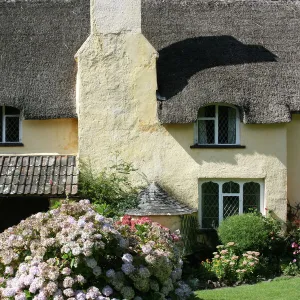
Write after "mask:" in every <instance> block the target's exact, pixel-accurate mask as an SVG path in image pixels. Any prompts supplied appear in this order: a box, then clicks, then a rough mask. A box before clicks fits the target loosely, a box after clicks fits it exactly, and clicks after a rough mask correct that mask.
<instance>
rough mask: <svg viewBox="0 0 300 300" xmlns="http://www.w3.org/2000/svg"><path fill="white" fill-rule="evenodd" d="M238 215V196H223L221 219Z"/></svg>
mask: <svg viewBox="0 0 300 300" xmlns="http://www.w3.org/2000/svg"><path fill="white" fill-rule="evenodd" d="M238 213H239V196H223V219H226V218H227V217H230V216H233V215H237V214H238Z"/></svg>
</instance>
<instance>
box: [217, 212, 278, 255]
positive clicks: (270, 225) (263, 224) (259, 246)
mask: <svg viewBox="0 0 300 300" xmlns="http://www.w3.org/2000/svg"><path fill="white" fill-rule="evenodd" d="M279 231H280V224H279V223H278V222H277V221H275V220H273V219H271V218H265V217H263V216H261V215H259V214H257V213H255V212H253V213H247V214H243V215H234V216H231V217H228V218H227V219H226V220H224V221H223V222H222V223H221V224H220V226H219V229H218V234H219V237H220V239H221V241H222V243H223V244H227V243H229V242H231V241H234V242H235V243H236V247H237V251H238V252H239V253H242V252H245V251H247V250H254V251H259V252H263V253H266V252H268V251H269V250H270V251H271V252H272V251H273V249H275V246H277V243H279V241H281V240H282V238H281V237H280V235H279Z"/></svg>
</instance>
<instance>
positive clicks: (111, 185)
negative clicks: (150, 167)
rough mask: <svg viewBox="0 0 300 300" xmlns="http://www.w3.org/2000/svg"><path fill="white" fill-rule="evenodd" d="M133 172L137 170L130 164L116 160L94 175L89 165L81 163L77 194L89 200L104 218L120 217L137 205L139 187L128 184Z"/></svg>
mask: <svg viewBox="0 0 300 300" xmlns="http://www.w3.org/2000/svg"><path fill="white" fill-rule="evenodd" d="M135 172H137V169H135V168H133V166H132V164H130V163H126V162H124V161H119V160H118V159H116V163H115V164H114V165H112V166H111V167H109V168H105V169H103V170H102V171H101V172H100V173H96V172H95V171H94V170H93V168H92V166H91V164H90V163H85V162H81V172H80V180H79V194H80V196H81V197H82V198H87V199H89V200H90V201H91V202H92V203H93V204H94V207H95V210H96V211H97V212H98V213H100V214H102V215H104V216H106V217H117V216H121V215H123V214H124V213H125V212H126V210H127V209H130V208H134V207H137V205H138V200H137V195H138V192H139V190H140V187H135V186H133V185H132V183H131V182H130V176H131V175H132V174H133V173H135Z"/></svg>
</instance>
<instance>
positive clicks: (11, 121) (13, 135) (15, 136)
mask: <svg viewBox="0 0 300 300" xmlns="http://www.w3.org/2000/svg"><path fill="white" fill-rule="evenodd" d="M5 124H6V128H5V139H6V142H19V130H20V126H19V117H8V116H6V120H5Z"/></svg>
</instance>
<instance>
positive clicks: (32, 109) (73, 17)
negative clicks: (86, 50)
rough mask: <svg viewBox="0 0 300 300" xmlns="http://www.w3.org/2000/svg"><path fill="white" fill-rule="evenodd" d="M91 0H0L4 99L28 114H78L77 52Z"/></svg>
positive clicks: (0, 79) (86, 30)
mask: <svg viewBox="0 0 300 300" xmlns="http://www.w3.org/2000/svg"><path fill="white" fill-rule="evenodd" d="M89 19H90V17H89V1H88V0H29V1H28V0H17V1H8V0H0V105H10V106H15V107H17V108H19V109H24V117H25V118H28V119H48V118H68V117H76V112H75V80H76V62H75V60H74V55H75V53H76V51H77V50H78V49H79V48H80V46H81V45H82V44H83V43H84V41H85V40H86V38H87V37H88V35H89V28H90V23H89Z"/></svg>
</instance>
